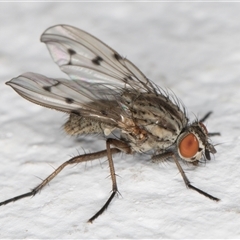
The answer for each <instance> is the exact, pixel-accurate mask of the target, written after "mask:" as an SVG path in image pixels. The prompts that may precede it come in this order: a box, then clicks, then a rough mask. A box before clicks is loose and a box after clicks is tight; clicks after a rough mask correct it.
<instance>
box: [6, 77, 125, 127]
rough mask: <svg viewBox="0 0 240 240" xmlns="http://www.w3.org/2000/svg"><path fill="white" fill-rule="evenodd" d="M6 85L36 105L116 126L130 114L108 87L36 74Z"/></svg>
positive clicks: (18, 78) (14, 80)
mask: <svg viewBox="0 0 240 240" xmlns="http://www.w3.org/2000/svg"><path fill="white" fill-rule="evenodd" d="M6 84H7V85H10V86H11V87H12V88H13V89H14V90H15V91H16V92H17V93H18V94H19V95H21V96H22V97H24V98H26V99H27V100H29V101H31V102H34V103H36V104H39V105H42V106H44V107H48V108H53V109H56V110H59V111H63V112H66V113H75V114H78V115H80V116H83V117H88V118H92V119H95V120H98V121H100V122H104V123H106V124H109V125H113V126H117V122H118V121H119V120H120V119H121V116H123V115H126V113H127V112H126V111H123V107H122V106H121V104H120V103H119V99H118V98H120V96H119V94H118V92H115V91H114V90H113V89H109V88H108V87H107V86H105V85H99V84H90V83H88V82H84V81H79V80H73V81H69V80H65V79H53V78H47V77H45V76H43V75H40V74H37V73H24V74H22V75H20V76H19V77H17V78H13V79H12V80H11V81H9V82H7V83H6Z"/></svg>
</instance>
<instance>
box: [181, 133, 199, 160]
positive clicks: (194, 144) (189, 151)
mask: <svg viewBox="0 0 240 240" xmlns="http://www.w3.org/2000/svg"><path fill="white" fill-rule="evenodd" d="M198 148H199V143H198V139H197V138H196V137H195V135H194V134H192V133H189V134H188V135H187V136H185V137H184V138H183V139H182V140H181V142H180V144H179V151H180V153H181V155H182V156H183V157H185V158H191V157H193V156H194V155H195V154H196V153H197V152H198Z"/></svg>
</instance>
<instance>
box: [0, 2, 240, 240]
mask: <svg viewBox="0 0 240 240" xmlns="http://www.w3.org/2000/svg"><path fill="white" fill-rule="evenodd" d="M239 12H240V4H239V3H1V4H0V29H1V34H0V43H1V45H0V92H1V107H0V116H1V118H0V126H1V128H0V129H1V131H0V191H1V196H0V201H2V200H5V199H7V198H10V197H13V196H15V195H18V194H22V193H25V192H26V191H28V190H29V189H30V188H33V187H35V186H36V185H37V184H38V183H40V182H41V179H43V178H45V177H46V176H48V174H50V173H51V172H52V171H53V169H54V168H56V167H57V166H59V165H60V164H61V163H62V162H64V161H66V160H67V159H69V157H70V156H73V155H76V154H77V153H78V151H79V152H80V153H82V152H84V151H86V152H94V151H96V150H100V149H103V148H104V147H105V143H104V141H103V140H101V139H100V140H98V141H97V140H96V139H95V138H91V137H87V138H85V139H83V138H81V139H78V140H77V139H76V138H71V137H69V136H66V135H65V133H64V132H63V131H62V130H61V125H62V124H63V123H64V121H65V120H66V119H67V116H65V115H64V114H62V113H58V112H56V111H53V110H49V109H44V108H42V107H39V106H36V105H34V104H32V103H30V102H28V101H26V100H24V99H22V98H21V97H20V96H18V95H17V94H16V93H15V92H14V91H13V90H12V89H11V88H10V87H8V86H6V85H5V84H4V83H5V82H6V81H7V80H10V79H11V78H13V77H16V76H17V75H20V74H21V73H23V72H27V71H32V72H38V73H41V74H44V75H47V76H51V77H64V76H65V75H64V74H63V73H61V72H60V70H59V69H58V67H57V66H56V65H55V64H54V63H53V62H52V60H51V58H50V56H49V54H48V51H47V49H46V47H45V46H44V44H42V43H40V42H39V37H40V35H41V33H42V32H43V31H44V30H45V29H46V28H48V27H50V26H52V25H55V24H60V23H64V24H70V25H73V26H76V27H78V28H81V29H84V30H86V31H88V32H90V33H91V34H93V35H95V36H97V37H98V38H100V39H101V40H103V41H104V42H106V43H107V44H108V45H110V46H111V47H113V48H114V49H116V50H117V51H118V52H119V53H120V54H122V55H123V56H127V57H128V58H129V59H130V60H131V61H133V63H134V64H136V65H137V66H138V67H139V68H140V69H141V70H142V71H143V72H144V73H145V74H146V75H147V76H148V77H149V78H150V79H152V80H153V81H155V82H156V83H157V84H158V85H160V86H162V87H167V88H170V89H171V90H172V91H174V93H175V94H176V95H177V96H178V97H179V98H180V99H181V100H182V101H183V102H184V104H185V106H186V107H187V109H188V112H189V116H190V118H191V119H192V120H194V118H195V116H194V114H196V115H197V116H199V117H201V116H203V115H204V114H205V113H206V112H208V111H210V110H213V111H214V114H213V115H212V116H211V118H210V119H208V121H207V126H208V129H209V130H210V131H214V132H217V131H219V132H221V134H222V136H221V137H214V138H213V139H212V141H213V142H214V143H215V144H217V146H216V148H217V151H218V152H217V154H216V155H215V156H214V157H213V159H212V161H210V162H207V164H206V165H202V166H200V167H191V166H188V165H183V167H184V169H185V171H186V174H187V176H188V177H189V179H190V180H191V181H192V183H193V184H194V185H195V186H197V187H199V188H201V189H202V190H204V191H207V192H208V193H210V194H212V195H214V196H216V197H219V198H221V201H220V202H219V203H216V202H213V201H211V200H209V199H207V198H205V197H204V196H201V195H200V194H198V193H196V192H194V191H192V190H188V189H186V187H185V185H184V183H183V181H182V178H181V176H180V174H179V173H178V170H177V168H176V166H175V165H174V163H172V162H169V163H164V164H160V165H157V164H153V163H151V161H150V159H149V156H139V155H136V156H130V157H129V156H124V155H119V156H116V157H115V158H114V161H115V168H116V171H117V174H118V175H119V176H120V177H118V179H117V180H118V186H119V190H120V192H121V194H122V197H119V198H116V199H115V200H114V201H113V203H112V204H111V205H110V207H109V209H108V210H107V211H106V212H105V213H104V214H103V215H102V216H101V217H99V218H98V219H97V220H96V221H95V222H94V223H93V224H88V223H86V221H87V220H88V218H89V217H91V216H92V215H93V214H94V213H95V212H96V211H97V210H98V209H99V208H100V207H101V206H102V205H103V203H104V202H105V201H106V199H107V198H108V196H109V191H110V190H111V180H110V179H109V177H108V176H109V172H108V165H107V162H106V161H104V160H101V164H100V162H99V161H95V162H92V163H91V164H79V165H77V166H72V167H68V168H66V169H65V170H64V171H63V172H62V173H61V174H59V176H57V177H56V179H54V180H53V181H52V182H51V183H50V185H49V186H48V187H46V188H45V189H44V190H43V191H42V192H41V194H38V195H36V196H35V197H34V198H26V199H23V200H21V201H18V202H15V203H11V204H9V205H6V206H2V207H0V238H86V239H87V238H191V239H197V238H240V228H239V226H240V191H239V189H240V176H239V173H240V164H239V158H240V151H239V135H240V134H239V133H240V127H239V119H240V14H239ZM193 113H194V114H193ZM83 149H84V150H83Z"/></svg>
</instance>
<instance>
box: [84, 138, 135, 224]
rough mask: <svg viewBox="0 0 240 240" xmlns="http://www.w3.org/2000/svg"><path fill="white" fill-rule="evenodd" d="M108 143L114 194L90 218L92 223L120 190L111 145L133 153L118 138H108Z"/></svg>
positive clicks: (127, 152)
mask: <svg viewBox="0 0 240 240" xmlns="http://www.w3.org/2000/svg"><path fill="white" fill-rule="evenodd" d="M106 145H107V157H108V163H109V169H110V174H111V179H112V194H111V195H110V197H109V198H108V200H107V201H106V203H105V204H104V205H103V207H102V208H101V209H100V210H99V211H98V212H97V213H96V214H94V215H93V216H92V217H91V218H90V219H89V220H88V222H90V223H92V222H93V221H94V220H95V219H96V218H97V217H98V216H99V215H101V214H102V213H103V212H104V211H105V210H106V209H107V208H108V206H109V204H110V202H111V201H112V200H113V198H114V196H115V195H116V193H117V192H118V188H117V180H116V174H115V169H114V164H113V160H112V149H111V145H113V146H115V147H117V149H121V151H122V152H125V153H126V154H130V153H132V150H131V148H130V147H129V146H128V145H127V144H126V143H124V142H122V141H120V140H117V139H113V138H109V139H107V141H106Z"/></svg>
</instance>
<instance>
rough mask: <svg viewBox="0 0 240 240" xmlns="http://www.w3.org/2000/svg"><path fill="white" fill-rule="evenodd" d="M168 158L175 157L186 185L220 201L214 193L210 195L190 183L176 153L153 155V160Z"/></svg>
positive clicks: (158, 160)
mask: <svg viewBox="0 0 240 240" xmlns="http://www.w3.org/2000/svg"><path fill="white" fill-rule="evenodd" d="M168 158H173V159H174V162H175V163H176V165H177V167H178V170H179V172H180V173H181V175H182V178H183V180H184V182H185V185H186V187H187V188H190V189H193V190H195V191H197V192H198V193H200V194H202V195H204V196H205V197H208V198H210V199H212V200H214V201H220V199H219V198H216V197H213V196H212V195H210V194H208V193H206V192H204V191H202V190H201V189H199V188H196V187H194V186H193V185H192V184H191V183H190V181H189V180H188V178H187V176H186V174H185V172H184V171H183V169H182V167H181V165H180V163H179V161H178V159H177V157H176V155H175V154H174V153H173V152H165V153H162V154H159V155H156V156H153V157H152V160H153V162H160V161H165V160H167V159H168Z"/></svg>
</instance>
